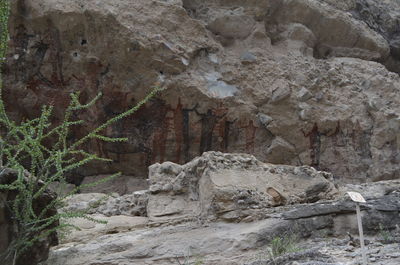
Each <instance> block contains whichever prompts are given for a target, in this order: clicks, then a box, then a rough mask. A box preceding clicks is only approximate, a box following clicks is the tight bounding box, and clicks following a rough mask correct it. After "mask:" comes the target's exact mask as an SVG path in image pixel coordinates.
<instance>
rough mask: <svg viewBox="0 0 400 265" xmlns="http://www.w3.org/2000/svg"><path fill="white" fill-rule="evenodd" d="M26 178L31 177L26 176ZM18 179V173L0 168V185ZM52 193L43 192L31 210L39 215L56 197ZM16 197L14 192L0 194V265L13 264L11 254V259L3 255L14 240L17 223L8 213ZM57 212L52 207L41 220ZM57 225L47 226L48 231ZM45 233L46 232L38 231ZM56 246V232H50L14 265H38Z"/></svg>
mask: <svg viewBox="0 0 400 265" xmlns="http://www.w3.org/2000/svg"><path fill="white" fill-rule="evenodd" d="M26 177H27V178H28V177H31V176H29V175H28V174H26ZM17 178H18V173H17V172H16V171H15V170H12V169H9V168H0V184H2V185H5V184H12V183H13V182H14V181H15V180H17ZM55 196H56V195H55V194H54V193H53V192H50V191H49V190H46V191H45V192H43V193H42V194H41V195H40V196H39V197H38V198H37V199H36V200H35V201H34V203H33V205H32V206H33V210H34V211H35V213H36V214H39V213H41V212H42V211H43V209H45V207H46V206H47V205H48V204H49V203H50V202H51V201H52V200H54V199H55V198H56V197H55ZM15 197H16V193H15V191H4V190H2V191H1V192H0V263H1V264H4V265H12V264H13V254H11V257H10V256H8V257H9V258H7V259H6V257H5V256H4V255H3V254H4V253H5V251H6V250H7V248H8V246H9V245H10V243H11V242H12V240H13V239H14V238H15V235H16V231H17V230H15V229H16V226H17V225H18V224H17V221H16V220H15V219H14V218H15V217H14V216H12V214H11V212H10V208H9V207H10V206H11V205H12V202H13V200H14V199H15ZM56 212H57V210H56V209H55V208H54V207H51V208H50V209H48V211H47V212H46V214H45V215H44V217H43V218H50V217H51V216H53V215H54V214H55V213H56ZM55 225H57V223H54V224H53V225H51V226H49V227H48V229H52V228H53V227H54V226H55ZM39 232H46V231H39ZM57 244H58V238H57V233H56V232H54V231H53V232H51V233H49V234H48V236H47V237H45V238H43V239H41V240H37V241H35V243H34V244H33V246H32V247H31V248H30V249H29V252H26V253H24V254H22V255H20V256H19V257H18V258H17V259H16V263H15V264H16V265H26V264H32V265H35V264H38V263H39V262H41V261H43V260H46V259H47V258H48V254H49V249H50V247H51V246H55V245H57Z"/></svg>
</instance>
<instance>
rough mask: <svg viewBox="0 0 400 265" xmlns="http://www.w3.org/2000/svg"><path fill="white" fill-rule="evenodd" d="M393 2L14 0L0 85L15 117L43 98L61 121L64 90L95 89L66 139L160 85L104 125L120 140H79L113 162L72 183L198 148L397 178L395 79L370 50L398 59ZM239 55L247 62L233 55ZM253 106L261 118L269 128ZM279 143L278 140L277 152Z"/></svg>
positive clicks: (353, 177) (344, 176)
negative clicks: (80, 123) (141, 104)
mask: <svg viewBox="0 0 400 265" xmlns="http://www.w3.org/2000/svg"><path fill="white" fill-rule="evenodd" d="M397 6H398V4H397V3H396V2H393V1H389V2H388V1H376V0H351V1H331V0H329V1H328V0H324V1H322V0H320V1H316V0H313V1H312V0H284V1H283V0H282V1H277V0H262V1H235V0H229V1H217V0H209V1H195V0H186V1H145V0H140V1H134V2H132V1H119V2H105V3H101V4H99V3H98V2H97V1H95V0H89V1H83V0H73V1H69V2H68V3H65V2H63V1H61V0H56V1H54V0H52V1H49V0H46V1H41V2H40V3H38V2H36V1H32V0H25V1H22V0H21V1H13V16H12V20H11V26H10V29H11V41H10V52H9V62H8V65H7V67H5V73H6V76H5V83H6V89H5V91H4V95H5V97H6V102H9V104H8V106H7V107H8V108H9V109H10V111H11V112H12V114H13V115H14V116H16V117H19V118H24V117H33V116H34V115H36V114H38V111H39V110H40V106H41V105H42V104H44V103H47V104H48V103H54V104H55V105H56V106H57V108H56V114H57V116H58V117H61V115H62V113H63V108H64V107H65V105H66V104H67V99H68V93H69V92H71V91H73V90H81V91H82V96H83V98H84V99H88V98H90V97H91V96H94V95H95V94H96V93H97V92H100V91H102V92H103V94H104V97H103V98H102V99H101V100H100V102H99V103H98V104H97V105H96V106H95V107H94V109H93V110H92V111H91V112H90V113H87V114H83V113H82V114H79V117H81V118H84V119H85V120H87V122H88V124H87V126H85V128H79V129H77V130H76V131H75V132H74V133H73V138H77V137H80V136H82V135H83V134H84V133H86V132H87V131H88V130H89V129H90V128H93V127H94V126H95V125H98V124H100V123H101V122H102V121H104V120H105V119H106V118H109V117H112V116H113V115H115V114H118V113H121V112H122V111H123V110H124V109H126V108H128V106H131V105H132V104H134V103H135V102H137V101H138V100H139V99H140V98H142V97H143V96H144V95H145V94H146V93H147V92H148V91H149V90H148V88H150V87H152V86H153V85H157V84H158V85H163V86H165V87H166V90H165V91H164V92H163V93H162V94H161V95H160V96H159V97H158V98H157V99H154V100H152V101H151V102H149V103H148V104H147V105H146V107H145V108H143V109H141V110H140V111H139V112H138V113H137V114H136V115H134V116H132V117H130V118H128V119H126V120H125V121H123V122H120V123H118V124H115V125H114V126H113V127H112V128H110V129H108V130H107V134H109V135H113V136H124V137H125V136H126V137H128V138H129V142H128V143H125V144H118V145H117V144H102V143H100V142H95V141H94V142H91V143H89V144H88V146H87V148H88V149H90V150H92V151H94V152H97V153H99V154H101V155H104V156H107V157H110V158H112V159H114V160H115V163H112V164H110V165H97V164H93V165H92V166H91V167H88V168H87V169H85V170H83V171H80V172H76V174H75V173H74V174H73V176H72V179H71V182H74V183H75V184H80V183H81V182H82V179H83V178H84V177H85V176H90V175H99V174H105V173H110V172H115V171H120V170H122V171H123V172H124V174H126V175H129V176H133V177H138V178H140V179H144V177H145V176H146V175H147V167H148V166H149V165H151V164H153V163H155V162H164V161H173V162H175V163H180V164H182V163H185V162H188V161H190V160H191V159H192V158H194V157H196V156H198V155H201V154H202V153H203V152H205V151H210V150H215V151H223V152H244V153H250V154H253V155H255V156H256V157H257V158H258V159H260V160H261V161H265V162H272V161H273V162H274V163H282V164H291V165H310V166H313V167H316V168H317V169H319V170H325V171H329V172H332V173H333V174H334V176H335V178H337V179H340V180H341V181H343V182H347V183H360V182H364V181H371V180H374V181H376V180H384V179H395V178H398V177H399V172H400V166H399V165H400V156H399V155H398V154H399V152H398V151H399V147H398V137H399V136H398V133H397V132H398V127H399V122H398V119H399V117H398V113H399V112H400V110H399V106H400V102H399V101H400V100H399V96H398V95H399V90H400V80H399V77H398V75H397V74H394V73H391V72H389V71H387V70H386V69H385V67H384V66H382V65H381V64H380V63H377V62H371V61H368V60H373V61H379V62H382V63H384V64H385V65H386V66H387V67H388V68H389V69H392V70H395V68H393V67H389V65H393V66H395V65H396V63H398V61H396V60H397V59H396V58H397V57H396V51H397V50H396V49H397V48H396V47H397V46H396V45H397V44H396V43H397V36H398V35H396V34H398V33H396V32H397V31H396V30H395V29H396V26H395V25H397V24H396V21H397V20H396V19H397V18H398V15H397V13H396V12H397V11H396V10H397V9H396V8H397ZM386 11H388V12H386ZM21 14H23V15H21ZM385 14H387V15H385ZM363 21H365V22H363ZM389 50H390V54H389ZM247 52H248V53H251V54H252V55H253V56H254V57H255V58H256V60H253V59H254V58H253V57H252V58H253V59H251V60H250V61H249V60H248V58H247V59H246V60H245V63H242V60H243V58H242V55H243V54H246V53H247ZM314 57H317V58H322V59H316V58H314ZM328 57H329V58H328ZM338 57H342V58H338ZM323 58H328V59H323ZM359 58H361V59H363V60H361V59H359ZM398 72H400V71H398ZM307 91H309V93H308V92H307ZM11 102H12V103H11ZM305 102H306V104H304V103H305ZM259 113H263V114H265V115H267V116H268V117H270V118H271V121H270V122H269V123H268V125H267V126H265V125H263V124H260V123H259V118H258V117H257V114H259ZM281 140H283V141H284V142H286V143H288V145H286V144H285V145H284V147H282V148H280V149H277V148H276V143H277V142H278V143H281V142H282V141H281ZM278 146H280V145H278ZM286 146H291V147H292V148H287V147H286ZM268 150H269V151H268ZM271 150H280V151H281V152H282V155H281V157H278V156H276V155H275V154H276V152H271ZM128 193H129V191H128Z"/></svg>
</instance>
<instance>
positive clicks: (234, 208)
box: [147, 152, 337, 222]
mask: <svg viewBox="0 0 400 265" xmlns="http://www.w3.org/2000/svg"><path fill="white" fill-rule="evenodd" d="M329 178H330V179H332V175H330V174H329V173H326V172H318V171H316V170H315V169H313V168H311V167H306V166H304V167H293V166H276V165H272V164H264V163H262V162H260V161H258V160H257V159H255V158H254V157H253V156H251V155H244V154H242V155H235V154H223V153H215V152H207V153H204V154H203V155H202V156H201V157H198V158H196V159H194V160H193V161H191V162H189V163H187V164H185V165H183V166H180V165H177V164H174V163H171V162H165V163H163V164H161V165H160V164H155V165H152V166H151V167H150V169H149V182H150V188H149V190H150V195H149V201H148V205H147V214H148V216H149V217H151V218H157V217H164V216H168V217H169V218H170V217H199V218H202V219H207V220H216V219H220V220H224V221H234V222H238V221H241V220H243V219H244V220H253V219H255V218H256V216H257V213H258V212H260V211H263V210H265V209H266V208H270V207H274V206H281V205H290V204H298V203H305V202H315V201H319V200H322V199H325V200H326V199H332V198H333V197H334V195H335V193H337V190H336V188H335V187H334V185H333V183H332V182H330V181H329V180H328V179H329Z"/></svg>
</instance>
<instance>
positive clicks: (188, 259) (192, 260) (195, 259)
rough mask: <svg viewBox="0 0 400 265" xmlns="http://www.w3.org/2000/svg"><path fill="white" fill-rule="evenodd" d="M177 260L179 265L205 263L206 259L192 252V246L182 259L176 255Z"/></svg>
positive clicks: (200, 264) (199, 264)
mask: <svg viewBox="0 0 400 265" xmlns="http://www.w3.org/2000/svg"><path fill="white" fill-rule="evenodd" d="M176 262H177V264H178V265H203V264H204V260H203V258H202V257H200V256H198V255H194V256H193V255H192V254H191V248H189V249H188V251H187V253H186V254H185V255H184V256H183V258H182V260H180V259H179V257H176Z"/></svg>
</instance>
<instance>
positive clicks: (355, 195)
mask: <svg viewBox="0 0 400 265" xmlns="http://www.w3.org/2000/svg"><path fill="white" fill-rule="evenodd" d="M347 194H349V196H350V198H351V199H352V200H353V201H354V202H355V203H356V212H357V223H358V232H359V233H360V245H361V253H362V259H363V265H367V252H366V250H365V244H364V231H363V227H362V220H361V210H360V203H366V201H365V199H364V197H363V196H362V195H361V194H360V193H358V192H352V191H349V192H347Z"/></svg>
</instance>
